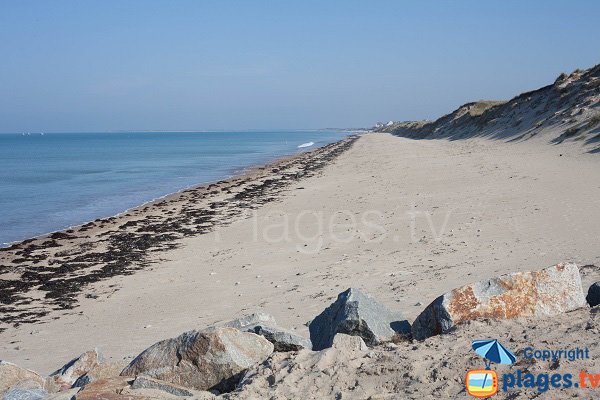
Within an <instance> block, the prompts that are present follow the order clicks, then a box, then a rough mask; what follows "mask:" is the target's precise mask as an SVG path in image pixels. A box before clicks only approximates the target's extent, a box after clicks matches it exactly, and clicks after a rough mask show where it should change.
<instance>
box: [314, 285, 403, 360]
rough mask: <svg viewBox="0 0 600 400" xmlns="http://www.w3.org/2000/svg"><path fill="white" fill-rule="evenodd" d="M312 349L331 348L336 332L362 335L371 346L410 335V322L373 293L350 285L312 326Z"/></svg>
mask: <svg viewBox="0 0 600 400" xmlns="http://www.w3.org/2000/svg"><path fill="white" fill-rule="evenodd" d="M309 330H310V340H311V342H312V346H313V350H322V349H325V348H327V347H331V345H332V344H333V339H334V337H335V335H336V334H337V333H345V334H348V335H352V336H360V337H361V338H362V339H363V340H364V342H365V343H366V344H367V345H368V346H375V345H377V344H379V343H380V342H382V341H387V340H391V339H392V337H393V336H394V335H396V334H398V333H399V334H409V333H410V324H409V323H408V321H406V320H405V319H404V318H402V317H401V315H400V314H398V313H393V312H391V311H390V310H388V309H387V308H386V307H385V306H383V305H382V304H380V303H379V302H377V301H376V300H375V299H373V298H372V297H371V296H369V295H366V294H363V293H362V292H360V290H358V289H353V288H350V289H348V290H346V291H345V292H342V293H340V294H339V295H338V298H337V300H336V301H335V302H334V303H333V304H332V305H330V306H329V307H327V308H326V309H325V311H323V312H322V313H321V314H320V315H319V316H317V317H316V318H315V319H314V320H313V321H312V322H311V323H310V325H309Z"/></svg>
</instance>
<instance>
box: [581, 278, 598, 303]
mask: <svg viewBox="0 0 600 400" xmlns="http://www.w3.org/2000/svg"><path fill="white" fill-rule="evenodd" d="M585 299H586V300H587V302H588V304H589V305H590V307H595V306H597V305H598V304H600V282H596V283H594V284H593V285H592V286H590V288H589V289H588V293H587V296H586V298H585Z"/></svg>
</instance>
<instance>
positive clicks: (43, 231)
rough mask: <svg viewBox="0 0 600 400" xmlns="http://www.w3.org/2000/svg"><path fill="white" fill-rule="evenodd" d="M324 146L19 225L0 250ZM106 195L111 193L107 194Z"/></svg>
mask: <svg viewBox="0 0 600 400" xmlns="http://www.w3.org/2000/svg"><path fill="white" fill-rule="evenodd" d="M240 132H242V131H240ZM244 132H249V133H251V132H252V131H244ZM254 132H260V131H254ZM274 132H275V131H274ZM286 132H296V131H286ZM298 132H308V131H298ZM343 132H348V133H351V131H343ZM87 133H89V134H94V132H86V134H87ZM100 133H102V134H108V135H110V134H116V133H117V132H100ZM119 133H149V134H153V133H161V132H160V131H145V132H119ZM163 133H164V132H163ZM172 133H180V132H175V131H173V132H172ZM188 133H199V134H201V133H215V132H214V131H206V132H198V131H193V132H191V131H190V132H188ZM229 133H237V132H229ZM275 133H276V132H275ZM54 134H56V135H69V134H81V133H80V132H55V133H50V134H49V135H50V136H52V135H54ZM7 135H9V136H10V135H11V134H7ZM13 135H17V136H21V134H13ZM33 135H34V133H32V134H31V136H33ZM37 135H39V134H37ZM334 140H335V139H334ZM307 141H308V140H307ZM299 143H300V142H299ZM325 144H326V143H325ZM325 144H322V143H317V145H316V146H314V147H310V148H308V149H299V148H296V149H295V150H294V151H291V150H290V151H286V152H282V154H280V155H274V154H273V155H270V156H268V157H267V158H266V159H265V160H260V161H254V162H251V163H247V161H249V160H247V161H244V162H240V163H239V165H235V163H234V164H232V165H231V166H230V167H229V168H228V170H227V171H225V170H223V171H220V172H219V173H218V174H211V173H208V174H205V175H209V176H206V177H204V179H202V177H198V178H200V179H198V180H196V181H193V180H190V179H188V180H187V181H186V182H182V183H183V185H179V184H172V185H163V186H175V187H166V188H163V189H166V190H155V191H154V192H155V193H147V194H149V196H139V195H138V196H137V197H138V198H137V199H136V201H134V202H132V201H129V202H126V203H125V204H122V205H120V204H119V202H114V205H116V206H115V207H110V208H112V209H111V210H107V209H102V208H99V209H98V210H96V211H97V212H92V213H90V212H85V211H84V212H83V214H82V215H80V217H83V218H64V219H65V220H64V221H54V222H58V223H51V224H50V223H47V224H44V223H42V224H36V223H35V222H34V223H29V222H28V223H27V224H24V225H23V227H24V228H23V229H22V228H21V227H20V226H19V229H18V230H16V231H14V232H13V230H8V232H10V233H13V234H6V235H3V236H5V241H2V240H0V249H3V248H9V247H11V246H13V245H16V244H19V243H21V242H23V241H27V240H31V239H38V238H43V237H46V236H49V235H51V234H53V233H57V232H62V231H66V230H69V229H77V228H78V227H80V226H82V225H85V224H88V223H90V222H94V221H97V220H101V219H107V218H112V217H118V216H120V215H122V214H124V213H127V212H128V211H130V210H133V209H136V208H138V207H143V206H145V205H147V204H152V203H154V202H158V201H161V200H163V199H165V198H167V197H168V196H170V195H174V194H177V193H179V192H182V191H185V190H189V189H194V188H198V187H201V186H205V185H210V184H211V183H214V182H218V181H221V180H223V179H231V178H232V177H235V176H237V175H243V174H244V173H245V171H247V170H251V169H253V168H257V167H261V166H264V165H268V164H270V163H274V162H277V161H278V160H279V159H282V158H286V157H290V156H296V155H301V154H303V153H304V152H306V151H312V150H314V149H317V148H318V147H321V146H324V145H325ZM286 153H287V155H286ZM207 171H208V170H207ZM210 175H213V176H210ZM163 182H168V181H164V180H163ZM172 182H175V181H174V180H173V181H172ZM138 186H139V185H138ZM108 193H111V192H108ZM116 193H121V192H116ZM109 198H110V196H109ZM122 206H125V207H124V208H122ZM85 207H87V206H85ZM85 207H83V208H84V209H85ZM52 211H53V212H59V213H60V212H61V211H62V210H52ZM86 214H87V215H86ZM60 222H63V223H60ZM35 225H38V227H37V228H39V229H25V227H27V226H35ZM27 231H30V232H27ZM35 231H37V232H35ZM20 233H21V234H20ZM11 236H12V237H11Z"/></svg>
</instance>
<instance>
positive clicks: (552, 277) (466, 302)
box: [412, 264, 585, 340]
mask: <svg viewBox="0 0 600 400" xmlns="http://www.w3.org/2000/svg"><path fill="white" fill-rule="evenodd" d="M584 305H585V298H584V296H583V290H582V288H581V277H580V275H579V268H577V266H576V265H575V264H558V265H555V266H552V267H548V268H545V269H542V270H540V271H529V272H517V273H512V274H507V275H501V276H498V277H496V278H492V279H487V280H484V281H480V282H476V283H473V284H470V285H466V286H463V287H460V288H457V289H454V290H452V291H451V292H448V293H446V294H444V295H442V296H440V297H438V298H437V299H435V300H434V301H433V302H432V303H431V304H430V305H429V306H427V308H425V310H424V311H423V312H422V313H421V314H420V315H419V316H418V317H417V319H416V320H415V322H414V323H413V326H412V334H413V337H414V338H415V339H418V340H422V339H425V338H427V337H429V336H433V335H437V334H440V333H445V332H448V331H449V330H450V329H451V328H452V327H454V326H455V325H458V324H460V323H462V322H464V321H468V320H472V319H476V318H492V319H510V318H516V317H542V316H554V315H558V314H561V313H564V312H567V311H571V310H574V309H577V308H579V307H583V306H584Z"/></svg>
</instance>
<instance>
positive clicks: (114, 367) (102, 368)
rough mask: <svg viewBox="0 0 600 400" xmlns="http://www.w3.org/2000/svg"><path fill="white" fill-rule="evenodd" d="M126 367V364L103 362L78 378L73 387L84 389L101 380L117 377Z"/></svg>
mask: <svg viewBox="0 0 600 400" xmlns="http://www.w3.org/2000/svg"><path fill="white" fill-rule="evenodd" d="M126 365H127V364H126V363H125V362H114V361H111V362H102V363H100V364H98V365H96V366H94V367H93V368H92V369H91V370H90V371H88V372H86V373H85V375H81V376H80V377H79V378H77V380H76V381H75V382H73V386H72V387H83V386H85V385H87V384H89V383H92V382H95V381H97V380H100V379H108V378H114V377H117V376H119V375H120V373H121V371H122V370H123V368H125V366H126Z"/></svg>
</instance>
